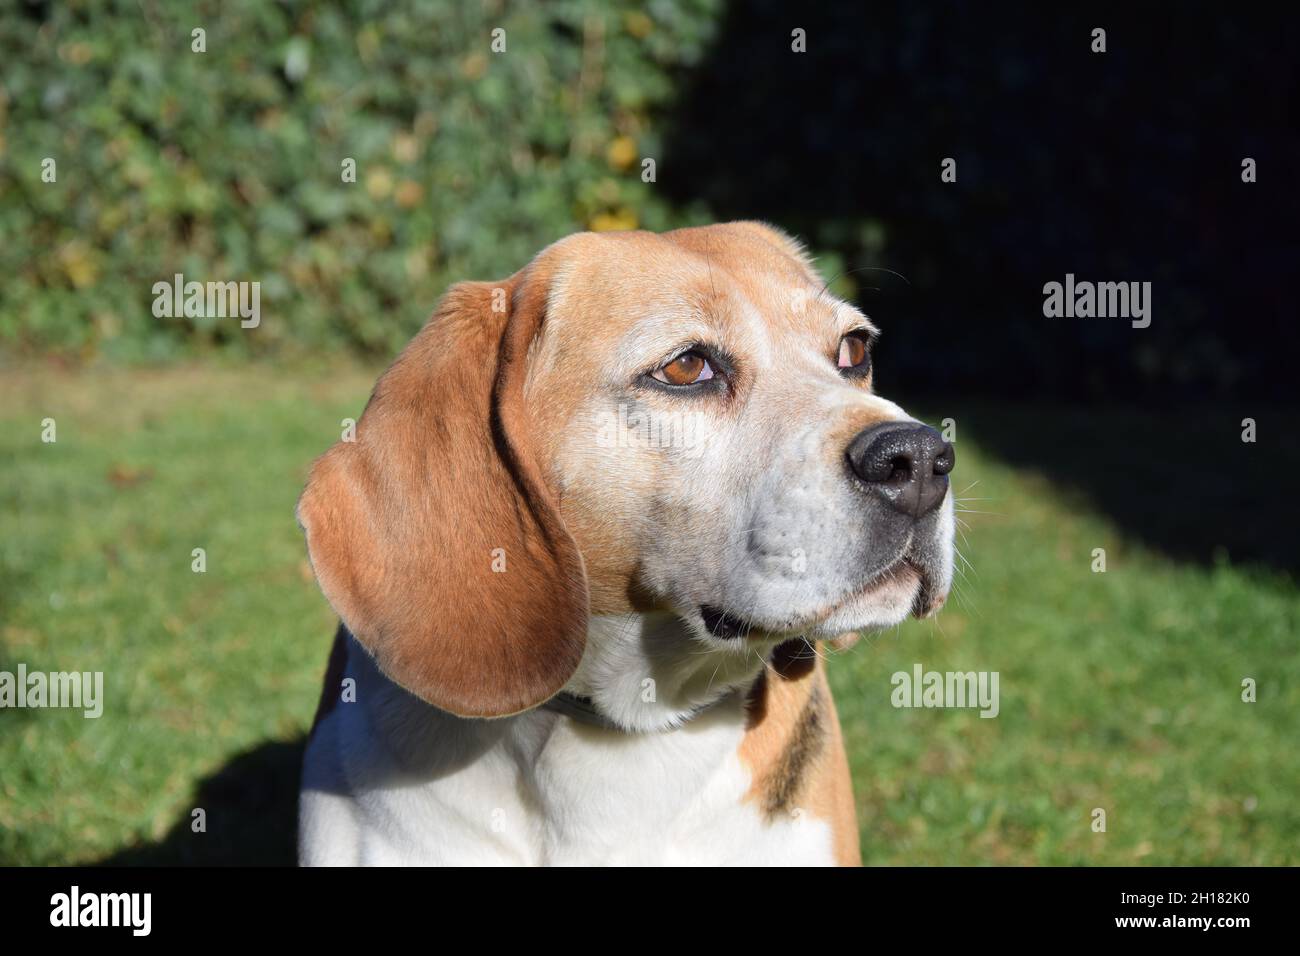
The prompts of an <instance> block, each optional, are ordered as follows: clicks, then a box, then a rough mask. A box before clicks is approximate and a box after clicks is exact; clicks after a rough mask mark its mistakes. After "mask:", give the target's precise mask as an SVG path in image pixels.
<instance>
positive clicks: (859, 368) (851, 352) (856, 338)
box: [836, 332, 871, 375]
mask: <svg viewBox="0 0 1300 956" xmlns="http://www.w3.org/2000/svg"><path fill="white" fill-rule="evenodd" d="M870 347H871V337H870V335H868V334H867V333H866V332H850V333H849V334H848V335H846V336H844V338H842V339H840V354H839V357H838V358H837V359H836V364H837V365H838V366H839V368H840V370H841V371H843V372H846V373H849V374H852V375H865V374H866V373H867V371H868V370H869V369H870V368H871V353H870V351H869V349H870Z"/></svg>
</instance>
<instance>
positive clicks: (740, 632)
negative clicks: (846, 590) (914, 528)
mask: <svg viewBox="0 0 1300 956" xmlns="http://www.w3.org/2000/svg"><path fill="white" fill-rule="evenodd" d="M901 588H915V589H916V595H915V597H914V598H913V600H912V607H911V614H912V616H913V617H918V618H921V617H928V616H929V615H931V614H933V613H934V612H935V611H937V610H938V609H939V607H941V606H942V604H943V595H942V594H939V593H937V592H936V591H935V588H934V579H933V576H932V575H931V573H930V571H929V570H928V569H927V568H926V567H925V566H924V565H923V564H921V563H920V562H918V561H917V560H915V559H914V558H913V557H912V556H911V554H909V553H906V552H905V553H904V554H902V555H900V556H899V558H898V559H897V560H896V561H894V562H893V563H891V564H889V565H887V566H886V567H885V568H884V569H883V570H881V571H879V572H877V573H876V574H874V575H872V577H871V578H870V579H869V580H868V581H867V582H866V584H864V585H862V587H860V588H858V589H857V590H856V591H854V592H853V593H851V594H849V595H847V596H846V597H845V598H844V599H843V600H841V601H839V602H837V603H836V604H835V605H833V606H831V607H829V608H826V609H825V610H824V611H821V612H820V613H817V614H814V615H811V616H810V617H809V618H808V619H807V620H806V621H804V622H803V623H799V622H794V621H791V622H789V623H786V624H783V625H780V626H777V627H772V626H768V625H764V624H758V623H755V622H754V621H751V620H749V619H747V618H745V617H742V616H740V615H738V614H734V613H732V612H731V611H728V610H727V609H726V608H722V607H719V606H717V605H715V604H701V605H700V607H699V615H700V620H701V621H703V622H704V627H705V629H706V630H707V631H708V632H709V633H710V634H712V635H713V636H714V637H716V638H719V639H720V640H736V639H740V638H745V637H749V636H750V635H751V634H762V635H772V636H782V635H784V634H787V633H792V632H798V631H806V630H809V629H810V628H813V627H815V626H816V625H817V624H819V623H820V622H822V621H824V620H826V619H827V618H829V617H831V616H832V615H833V614H834V613H835V612H836V611H838V610H839V609H840V608H842V607H844V606H845V605H846V604H849V603H850V602H852V601H855V600H858V599H860V598H863V597H870V596H872V595H875V594H883V593H885V592H886V591H889V590H893V589H901Z"/></svg>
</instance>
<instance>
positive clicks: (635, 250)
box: [297, 222, 954, 865]
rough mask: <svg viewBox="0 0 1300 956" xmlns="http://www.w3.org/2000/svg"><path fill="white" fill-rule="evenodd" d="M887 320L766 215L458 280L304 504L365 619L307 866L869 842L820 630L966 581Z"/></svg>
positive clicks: (596, 236)
mask: <svg viewBox="0 0 1300 956" xmlns="http://www.w3.org/2000/svg"><path fill="white" fill-rule="evenodd" d="M876 336H877V331H876V329H875V327H874V326H873V325H872V323H871V322H870V321H868V319H867V317H866V316H865V315H863V314H862V312H860V311H859V310H858V309H856V308H854V307H853V306H851V305H849V304H848V303H846V302H843V301H840V300H838V299H836V298H835V297H834V296H833V295H831V294H830V293H829V291H828V288H827V284H826V283H824V282H823V280H822V278H821V277H820V276H819V275H818V274H817V272H816V271H815V269H814V267H813V264H812V262H811V260H810V258H809V257H808V255H807V254H806V252H805V250H804V248H803V247H802V246H801V245H800V244H799V243H798V242H796V241H795V240H793V239H792V238H791V237H789V236H788V235H786V234H785V233H783V232H781V231H779V230H778V229H776V228H774V227H771V226H768V225H766V224H763V223H757V222H734V223H726V224H720V225H713V226H705V227H698V228H689V229H680V230H677V231H673V232H667V233H662V234H654V233H649V232H639V231H634V232H621V233H579V234H575V235H572V236H569V237H567V238H565V239H562V240H560V241H558V242H556V243H555V244H553V245H551V246H549V247H548V248H546V249H545V250H543V251H542V252H541V253H540V254H538V255H537V257H536V258H535V259H534V260H533V261H532V262H531V263H529V264H528V265H527V266H526V267H525V268H524V269H523V270H522V271H520V272H518V273H516V274H515V275H513V276H512V277H511V278H509V279H506V280H503V281H501V282H495V283H494V282H464V283H459V284H456V285H453V286H452V287H451V288H450V289H449V290H448V291H447V292H446V294H445V295H444V297H443V298H442V300H441V301H440V303H439V304H438V306H437V307H436V311H435V312H434V314H433V316H432V318H431V319H430V320H429V321H428V323H427V324H426V325H425V326H424V328H423V329H422V330H421V331H420V332H419V333H418V334H417V335H416V336H415V338H414V339H413V340H412V341H411V342H410V344H409V345H408V346H407V347H406V349H405V350H404V351H403V352H402V353H401V355H400V356H399V357H398V358H397V360H396V361H395V362H394V364H393V365H392V366H391V367H390V368H389V369H388V370H387V371H386V372H385V373H384V374H383V376H382V377H381V378H380V379H379V381H378V383H377V384H376V386H375V389H374V392H373V394H372V395H371V397H370V401H369V403H368V404H367V406H366V409H365V412H364V414H363V415H362V417H361V418H360V420H359V422H358V423H357V427H356V430H355V437H354V439H353V440H350V441H341V442H339V443H338V444H336V445H335V446H334V447H333V448H331V449H330V450H329V451H328V452H327V453H326V454H324V455H323V456H322V457H321V458H319V459H318V460H317V461H316V462H315V464H314V465H313V467H312V469H311V472H310V475H309V477H308V481H307V485H306V488H305V489H304V491H303V493H302V497H301V499H300V501H299V504H298V511H297V515H298V521H299V524H300V525H301V527H302V529H303V531H304V533H305V536H306V541H307V550H308V554H309V557H310V561H311V565H312V568H313V570H314V572H315V575H316V578H317V581H318V583H319V585H320V588H321V590H322V591H323V592H324V595H325V597H326V598H327V600H328V601H329V603H330V605H331V606H332V608H333V609H334V611H335V612H336V613H337V614H338V616H339V618H340V619H341V624H340V626H339V631H338V634H337V636H336V637H335V642H334V647H333V650H332V652H331V655H330V665H329V668H328V671H327V674H326V678H325V686H324V689H323V691H322V695H321V703H320V707H319V709H318V713H317V716H316V721H315V724H314V725H313V728H312V731H311V735H310V738H309V740H308V744H307V748H306V752H305V756H304V763H303V775H302V789H301V794H300V807H299V811H300V812H299V835H298V841H299V842H298V854H299V862H300V863H302V864H304V865H360V864H379V865H391V864H419V865H424V864H450V865H477V864H505V865H515V864H523V865H624V864H629V865H644V864H664V865H697V864H699V865H730V864H738V865H751V864H759V865H822V864H826V865H834V864H840V865H855V864H859V863H860V856H859V842H858V841H859V837H858V827H857V817H856V811H855V807H854V802H853V793H852V785H851V780H850V775H849V765H848V761H847V758H846V754H845V750H844V746H843V743H842V740H841V732H840V725H839V720H838V717H837V715H836V710H835V704H834V702H833V700H832V698H831V692H830V689H829V686H828V683H827V679H826V672H825V667H824V664H823V657H824V654H823V653H822V651H823V650H825V649H828V648H830V647H832V646H834V647H839V646H843V645H845V644H847V643H850V642H851V641H852V639H853V635H854V634H855V633H856V632H860V631H862V630H864V629H874V628H881V627H886V626H890V625H894V624H897V623H899V622H900V621H902V620H903V619H905V618H906V617H907V616H908V614H909V613H910V614H915V615H917V616H927V615H932V614H934V613H936V612H937V611H938V610H939V608H940V607H941V606H942V605H943V603H944V600H945V598H946V596H947V593H948V589H949V586H950V584H951V580H952V536H953V505H952V494H951V492H950V488H949V479H948V474H949V472H950V471H951V470H952V467H953V464H954V456H953V449H952V446H951V445H950V444H949V443H948V442H946V441H944V439H943V437H942V436H941V435H940V434H939V433H938V432H937V431H935V430H934V429H932V428H929V427H927V426H924V425H922V424H921V423H920V422H918V421H916V420H915V419H913V418H911V417H909V416H908V415H906V414H905V413H904V412H903V410H902V409H901V408H899V407H898V406H897V405H895V404H894V403H892V402H890V401H888V400H886V399H884V398H882V397H880V396H878V395H876V394H875V392H874V391H873V386H872V377H873V369H872V364H871V345H872V343H873V341H874V340H875V338H876ZM664 423H670V424H672V427H664ZM846 635H847V636H846Z"/></svg>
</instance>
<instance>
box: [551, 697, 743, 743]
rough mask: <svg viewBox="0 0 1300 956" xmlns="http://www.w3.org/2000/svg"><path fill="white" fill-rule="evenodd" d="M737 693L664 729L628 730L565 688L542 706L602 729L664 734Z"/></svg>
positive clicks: (712, 703) (718, 700)
mask: <svg viewBox="0 0 1300 956" xmlns="http://www.w3.org/2000/svg"><path fill="white" fill-rule="evenodd" d="M735 694H736V692H735V691H731V692H730V693H726V694H723V695H722V696H720V697H719V698H718V699H717V700H714V701H711V702H710V703H707V704H705V705H704V706H703V707H697V708H696V709H695V710H693V711H691V712H690V713H689V714H687V715H686V716H685V717H683V718H682V720H681V721H680V722H678V723H677V724H674V725H673V726H672V727H667V728H665V729H663V730H648V731H647V730H628V729H627V728H626V727H624V726H622V725H621V724H616V723H614V721H612V720H610V719H609V718H608V717H606V716H605V715H604V714H602V713H601V712H600V711H598V710H597V709H596V704H595V702H594V701H593V700H592V699H591V698H590V697H580V696H578V695H577V694H570V693H569V692H568V691H564V690H562V691H560V692H559V693H558V694H556V695H555V696H554V697H552V698H551V699H550V700H548V701H547V702H546V703H544V704H543V705H542V706H543V707H544V708H546V709H547V710H553V711H555V712H556V713H557V714H563V715H564V716H565V717H569V718H571V719H573V720H576V721H577V722H578V723H580V724H586V725H587V726H589V727H599V728H600V729H601V730H613V731H617V732H618V733H621V734H651V733H661V734H662V733H670V732H672V731H674V730H677V729H679V728H680V727H682V726H683V725H684V724H689V723H690V722H691V721H693V720H695V719H697V718H698V717H700V716H702V715H704V714H707V713H708V712H709V711H711V710H713V708H715V707H717V706H718V705H719V704H721V703H723V702H724V701H728V700H731V699H732V698H733V697H734V696H735Z"/></svg>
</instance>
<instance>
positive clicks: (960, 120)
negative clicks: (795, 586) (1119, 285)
mask: <svg viewBox="0 0 1300 956" xmlns="http://www.w3.org/2000/svg"><path fill="white" fill-rule="evenodd" d="M792 23H797V24H798V25H799V26H802V27H804V28H805V29H806V30H807V37H808V53H806V54H804V55H782V54H783V49H788V45H789V32H790V25H791V24H792ZM1094 27H1102V28H1104V29H1105V30H1106V40H1107V52H1105V53H1101V54H1099V53H1093V52H1091V31H1092V29H1093V28H1094ZM719 38H720V42H718V43H716V44H715V45H714V46H713V47H712V48H711V50H710V52H709V54H708V56H707V58H706V60H705V62H704V64H703V65H702V66H701V67H700V68H699V69H697V70H695V71H693V73H692V74H691V76H690V78H689V82H688V86H687V90H686V93H685V96H684V97H683V99H682V100H681V101H680V102H678V103H677V104H675V106H674V108H673V110H672V111H671V112H670V113H669V114H668V116H667V117H666V118H667V120H668V122H669V126H670V132H669V134H668V138H667V148H666V158H665V160H664V164H663V166H664V169H665V170H667V171H669V173H670V175H666V176H665V177H664V182H665V186H666V188H668V189H669V190H670V191H671V192H672V193H673V195H674V196H675V197H676V198H678V199H679V200H680V201H683V202H685V201H688V200H696V199H699V198H701V197H702V198H704V199H706V200H707V201H708V203H709V204H710V206H711V207H712V208H713V209H714V210H715V211H716V212H717V214H718V216H719V218H732V217H745V216H757V217H761V218H767V219H771V220H774V221H776V222H779V223H781V224H783V225H785V226H786V227H787V228H789V229H791V230H793V231H795V232H796V233H798V234H800V235H802V236H804V237H806V238H807V239H808V240H809V241H810V242H811V244H812V245H813V247H814V248H816V249H834V250H837V251H838V252H840V253H841V254H842V256H843V258H844V261H845V262H846V263H847V264H848V265H849V266H851V267H862V266H866V267H873V266H875V267H887V268H890V269H893V270H896V271H898V272H899V273H902V274H903V275H904V276H905V277H906V279H907V281H906V282H903V281H901V280H900V279H898V278H896V277H895V276H892V275H890V274H889V273H885V272H877V271H865V272H862V273H860V274H858V276H857V278H858V280H859V281H858V285H859V289H860V294H859V299H860V303H861V304H862V305H863V306H864V307H865V308H866V309H867V311H868V312H869V313H872V314H879V315H880V316H881V318H883V319H886V320H887V326H888V328H889V334H888V337H887V339H886V340H885V342H883V343H882V346H881V347H882V349H883V350H884V352H883V354H884V355H885V356H887V361H884V362H883V365H882V368H883V371H882V376H883V377H884V379H883V380H884V381H885V383H886V387H889V386H890V385H893V383H895V382H898V383H905V387H906V388H907V389H908V390H909V391H912V390H915V391H917V392H918V393H927V394H933V393H934V392H935V391H936V390H940V391H948V392H958V391H959V392H961V393H963V394H972V393H983V394H991V395H998V396H1004V397H1005V396H1010V397H1019V398H1033V399H1036V400H1041V399H1044V398H1050V397H1066V398H1074V399H1088V400H1098V399H1117V398H1123V399H1141V400H1143V401H1144V402H1157V403H1167V402H1170V401H1172V400H1174V399H1204V398H1224V397H1231V398H1233V399H1241V398H1246V397H1251V398H1259V399H1264V398H1271V399H1278V400H1283V399H1284V400H1288V401H1289V400H1292V399H1294V398H1295V395H1296V392H1295V387H1294V382H1293V379H1294V374H1293V372H1292V363H1293V357H1292V351H1293V349H1294V346H1295V344H1296V341H1297V337H1296V330H1295V329H1296V317H1297V316H1296V309H1295V306H1294V301H1293V297H1292V292H1291V289H1290V277H1291V276H1292V275H1294V274H1295V270H1296V266H1297V264H1298V262H1300V256H1298V253H1300V240H1298V239H1297V234H1296V224H1297V221H1300V216H1298V215H1297V214H1298V213H1300V204H1298V202H1297V191H1296V188H1295V181H1294V171H1295V169H1296V166H1297V164H1298V163H1300V149H1298V148H1297V147H1298V145H1300V143H1298V140H1297V131H1298V129H1300V123H1297V112H1296V110H1297V104H1296V99H1295V97H1296V63H1297V62H1298V61H1300V46H1298V45H1297V21H1296V18H1295V16H1294V14H1290V13H1283V12H1282V11H1281V8H1280V7H1279V8H1274V12H1271V13H1270V12H1268V10H1267V8H1263V7H1259V8H1255V9H1251V8H1250V7H1246V8H1242V7H1240V6H1226V5H1215V6H1210V5H1193V4H1163V5H1161V4H1125V5H1118V6H1109V7H1108V6H1099V5H1096V4H1089V5H1088V6H1087V8H1086V9H1083V8H1074V9H1067V8H1064V7H1063V6H1062V5H1057V4H1023V5H1021V4H1015V5H1005V4H1003V5H993V4H955V5H942V6H936V5H931V4H899V5H873V4H830V5H821V4H809V5H805V6H801V7H800V8H799V9H798V13H797V15H796V14H792V12H791V11H790V9H789V6H788V5H786V4H780V3H774V2H756V3H736V4H732V5H731V6H730V7H729V11H728V16H727V20H726V23H725V25H724V26H723V28H722V29H721V30H720V31H719ZM1247 156H1249V157H1252V158H1254V159H1255V160H1256V163H1257V164H1258V169H1257V177H1258V181H1257V182H1255V183H1253V184H1246V183H1243V182H1242V180H1241V161H1242V159H1243V158H1244V157H1247ZM943 157H953V158H955V159H956V160H957V172H958V180H957V182H956V183H953V184H946V183H942V182H941V181H940V176H939V174H940V161H941V159H942V158H943ZM1067 272H1072V273H1074V275H1075V277H1076V279H1078V280H1083V279H1089V280H1093V281H1106V280H1110V281H1150V282H1151V283H1152V287H1153V288H1152V298H1153V319H1152V323H1151V326H1150V327H1149V328H1147V329H1133V328H1131V327H1130V325H1129V323H1128V322H1125V321H1123V320H1117V319H1057V320H1049V319H1045V318H1044V317H1043V314H1042V311H1041V310H1042V304H1043V295H1042V287H1043V284H1044V283H1045V282H1048V281H1052V280H1055V281H1058V282H1063V281H1064V278H1065V275H1066V273H1067ZM872 286H874V287H876V288H878V289H879V291H873V290H871V289H870V288H868V287H872Z"/></svg>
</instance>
